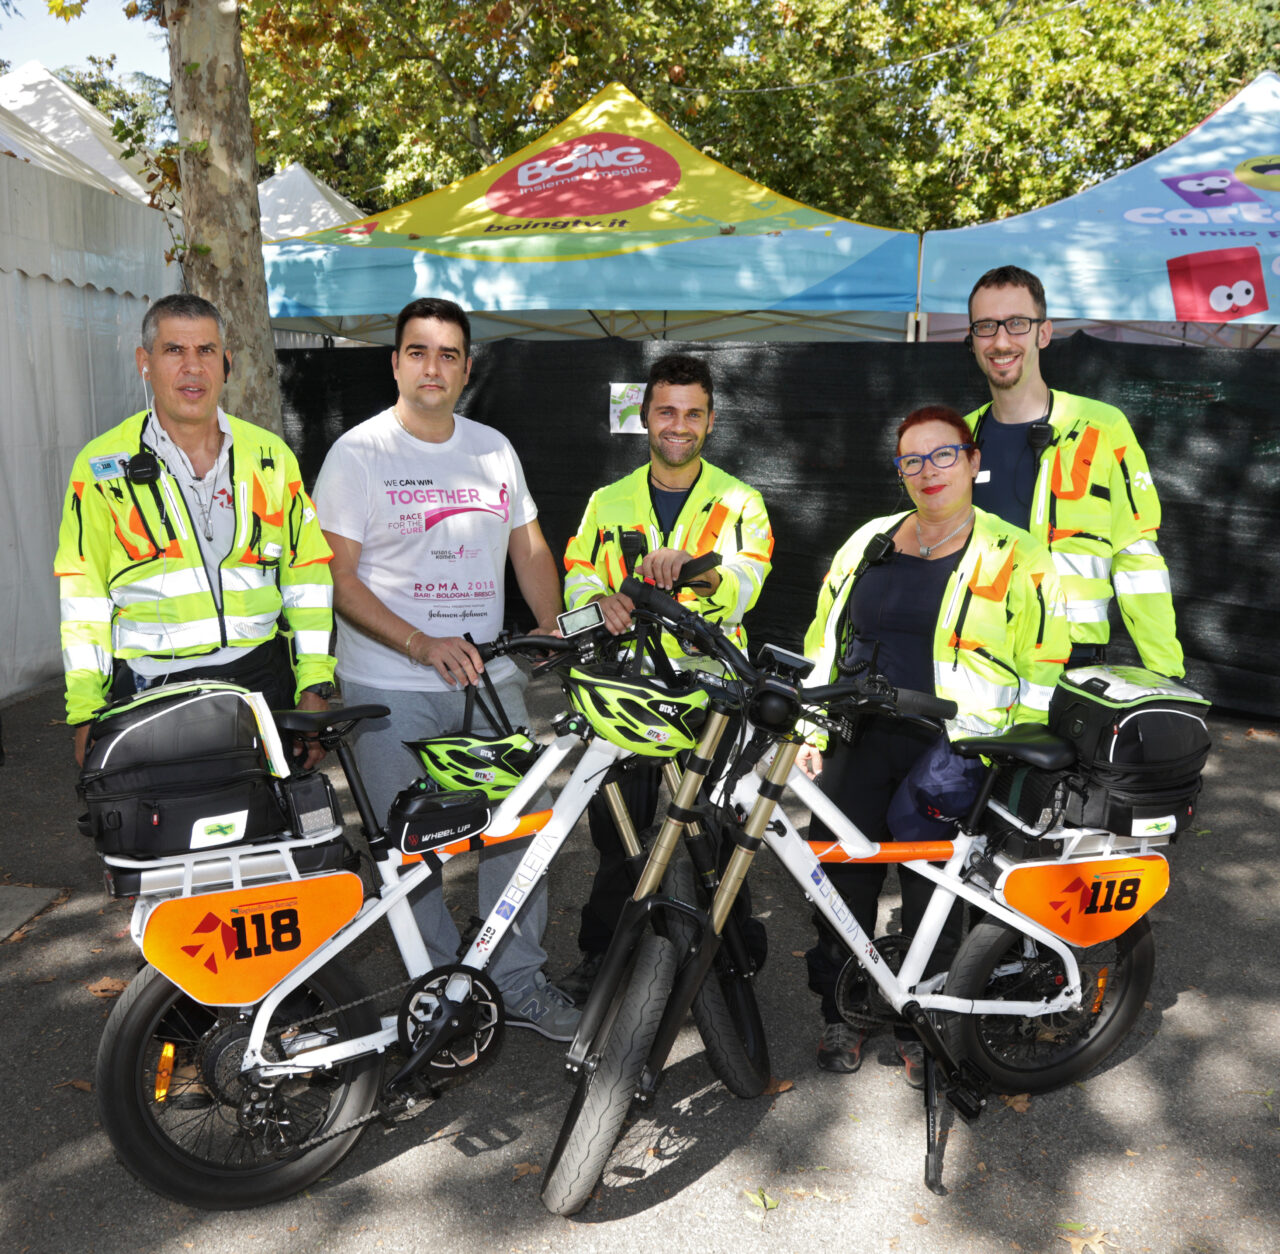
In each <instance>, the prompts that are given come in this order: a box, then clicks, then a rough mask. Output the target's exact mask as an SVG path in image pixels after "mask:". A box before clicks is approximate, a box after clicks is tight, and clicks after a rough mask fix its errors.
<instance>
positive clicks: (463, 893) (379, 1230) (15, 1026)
mask: <svg viewBox="0 0 1280 1254" xmlns="http://www.w3.org/2000/svg"><path fill="white" fill-rule="evenodd" d="M533 695H534V698H535V699H534V700H533V701H532V702H531V706H532V708H533V709H534V710H535V711H542V712H543V713H545V712H547V711H548V710H551V709H554V708H556V705H557V702H558V690H557V689H556V688H555V686H554V682H553V681H550V680H542V681H539V683H538V686H537V687H536V688H535V690H534V694H533ZM2 714H3V723H4V739H5V744H4V748H5V752H6V761H5V763H4V765H3V766H0V933H3V935H4V936H5V937H6V938H7V939H4V940H3V942H0V997H2V998H3V1000H2V1002H0V1005H2V1006H3V1016H4V1030H3V1033H2V1034H0V1041H2V1042H3V1051H2V1053H0V1085H2V1086H3V1092H4V1093H5V1094H6V1099H7V1100H6V1103H5V1118H4V1121H3V1125H2V1126H0V1250H4V1251H14V1252H15V1254H16V1252H19V1251H41V1252H44V1251H48V1252H51V1254H53V1252H56V1254H63V1252H67V1251H75V1252H76V1254H96V1252H108V1251H110V1252H116V1251H122V1252H123V1251H128V1252H130V1254H132V1252H134V1251H166V1252H168V1251H174V1252H175V1254H176V1252H181V1251H187V1250H194V1251H198V1252H200V1254H222V1252H224V1251H225V1252H227V1254H230V1252H232V1251H234V1252H235V1254H244V1252H245V1251H246V1250H257V1251H264V1252H266V1251H299V1250H301V1251H312V1250H314V1251H344V1252H345V1251H365V1250H374V1249H379V1250H388V1251H393V1250H396V1251H433V1252H434V1251H438V1250H448V1251H449V1252H450V1254H480V1252H482V1251H484V1252H487V1251H492V1250H513V1251H515V1250H541V1249H548V1248H554V1249H556V1250H558V1251H559V1250H564V1251H571V1252H574V1254H576V1252H580V1251H583V1252H585V1251H597V1250H600V1251H603V1250H610V1251H613V1250H617V1249H632V1250H659V1249H660V1250H662V1251H663V1252H664V1254H674V1252H675V1251H681V1250H697V1251H699V1252H700V1254H716V1252H719V1251H724V1252H726V1254H728V1252H730V1251H732V1252H733V1254H740V1252H741V1251H746V1250H755V1249H765V1248H767V1249H769V1250H771V1251H788V1250H794V1251H808V1250H819V1249H822V1250H827V1249H833V1248H848V1249H852V1250H855V1251H858V1252H859V1254H861V1252H862V1251H895V1252H903V1254H917V1252H919V1254H923V1252H924V1251H929V1254H939V1252H941V1254H951V1252H953V1251H954V1252H957V1254H959V1252H963V1254H970V1252H974V1254H995V1252H996V1251H1010V1250H1021V1251H1028V1252H1041V1251H1043V1252H1044V1254H1067V1252H1068V1251H1082V1252H1083V1254H1111V1252H1112V1251H1123V1252H1125V1254H1133V1252H1136V1251H1153V1252H1155V1254H1272V1252H1273V1251H1276V1250H1277V1249H1280V1236H1277V1233H1278V1232H1280V1002H1278V999H1277V992H1278V991H1280V989H1278V985H1280V974H1278V967H1277V956H1278V955H1280V909H1278V907H1280V870H1278V866H1280V864H1278V863H1277V861H1276V859H1277V845H1276V843H1274V842H1273V836H1274V833H1275V831H1276V829H1277V826H1278V825H1280V735H1278V734H1277V732H1278V731H1280V727H1277V725H1276V724H1257V723H1250V722H1246V721H1242V720H1239V719H1234V718H1230V717H1222V716H1215V717H1214V718H1213V720H1212V724H1211V726H1212V730H1213V733H1214V741H1215V749H1214V752H1213V755H1212V757H1211V759H1210V763H1209V767H1208V770H1207V773H1206V777H1205V788H1204V792H1203V794H1202V797H1201V802H1200V807H1199V814H1198V818H1197V823H1196V825H1195V829H1194V832H1193V833H1189V834H1187V835H1185V836H1184V837H1183V838H1182V839H1181V840H1180V841H1179V843H1178V844H1177V845H1176V846H1175V847H1174V849H1173V850H1172V856H1171V862H1172V866H1173V886H1172V889H1171V891H1170V893H1169V895H1168V896H1167V897H1166V899H1165V900H1164V901H1163V902H1162V903H1161V904H1160V905H1159V906H1158V907H1157V908H1156V910H1155V911H1154V914H1153V922H1154V929H1155V936H1156V944H1157V968H1156V976H1155V983H1154V986H1153V988H1152V991H1151V995H1150V1001H1149V1004H1148V1005H1147V1006H1146V1008H1145V1009H1144V1011H1143V1014H1142V1016H1141V1018H1140V1019H1139V1021H1138V1025H1137V1028H1136V1030H1135V1031H1134V1032H1133V1033H1132V1035H1131V1036H1130V1038H1129V1039H1128V1040H1127V1041H1126V1043H1125V1044H1124V1045H1123V1046H1122V1047H1121V1049H1120V1050H1119V1051H1118V1053H1117V1054H1116V1055H1114V1056H1113V1057H1112V1058H1111V1059H1110V1060H1109V1061H1108V1062H1107V1063H1106V1064H1105V1065H1104V1066H1103V1067H1102V1068H1101V1069H1100V1070H1099V1071H1098V1072H1096V1073H1095V1074H1094V1075H1092V1076H1090V1077H1089V1078H1088V1079H1087V1080H1086V1081H1084V1082H1081V1083H1076V1084H1072V1085H1068V1086H1067V1087H1066V1088H1065V1089H1062V1090H1060V1091H1058V1092H1055V1093H1051V1094H1047V1095H1044V1096H1039V1097H1035V1098H1033V1099H1031V1100H1030V1101H1029V1103H1027V1102H1023V1101H1013V1102H1012V1103H1008V1102H1006V1101H1004V1100H1002V1099H1001V1098H999V1097H996V1098H994V1099H993V1100H992V1103H991V1105H990V1107H989V1108H988V1110H987V1112H986V1113H985V1114H984V1115H983V1116H982V1118H981V1119H980V1120H979V1121H978V1122H977V1123H975V1124H973V1125H966V1124H964V1123H962V1122H958V1121H953V1120H951V1119H950V1118H948V1119H947V1120H946V1124H947V1126H948V1131H947V1139H946V1157H945V1165H944V1179H945V1182H946V1185H947V1187H948V1190H949V1191H948V1193H947V1195H946V1196H944V1197H936V1196H934V1195H933V1194H931V1193H929V1192H928V1191H927V1190H926V1189H925V1187H924V1184H923V1151H924V1122H923V1114H922V1106H921V1099H920V1096H919V1094H918V1093H916V1092H914V1091H913V1090H911V1089H909V1088H908V1087H907V1086H906V1084H905V1083H904V1080H903V1072H902V1070H901V1068H900V1067H898V1066H897V1065H895V1060H894V1058H893V1053H892V1049H891V1046H890V1042H889V1039H888V1038H887V1037H883V1036H882V1037H875V1038H873V1039H872V1040H871V1041H870V1042H869V1043H868V1047H867V1051H866V1062H865V1063H864V1065H863V1067H862V1070H861V1071H860V1072H858V1073H857V1074H855V1075H852V1076H836V1075H829V1074H826V1073H823V1072H819V1071H818V1070H817V1069H816V1067H815V1065H814V1047H815V1044H816V1041H817V1037H818V1034H819V1031H820V1028H821V1024H820V1021H819V1014H818V1010H817V1002H816V999H815V998H813V997H812V996H811V995H810V994H809V993H808V992H807V990H806V988H805V978H804V962H803V959H802V958H801V957H800V956H799V955H800V954H801V952H802V951H803V950H804V948H805V947H806V946H807V945H808V944H809V939H808V937H809V929H808V926H807V923H806V920H807V917H808V911H807V909H806V906H805V903H804V901H803V899H802V897H801V895H800V893H799V891H798V890H797V889H796V888H795V887H794V885H793V884H792V883H791V881H790V880H789V879H787V878H786V877H785V876H784V875H783V873H782V872H781V870H780V868H779V867H778V865H777V864H776V862H774V861H772V859H771V858H770V857H769V856H768V855H767V854H766V855H764V856H762V857H761V858H760V859H759V861H758V864H757V866H756V867H755V868H754V869H753V871H752V875H751V878H752V884H753V895H754V902H755V907H756V911H757V914H758V915H759V916H760V917H761V918H763V920H764V922H765V924H766V926H767V928H768V931H769V944H770V957H769V961H768V964H767V966H766V967H765V970H764V971H763V972H762V974H761V976H760V977H759V982H758V995H759V999H760V1003H761V1007H762V1012H763V1015H764V1020H765V1025H766V1028H767V1029H768V1032H769V1037H770V1046H771V1050H772V1056H773V1070H774V1073H775V1075H776V1077H777V1079H778V1080H779V1081H780V1084H779V1086H778V1087H779V1088H780V1089H781V1090H783V1091H780V1092H778V1093H776V1094H773V1095H771V1096H768V1097H763V1098H759V1099H757V1100H755V1101H739V1100H737V1099H735V1098H733V1097H731V1096H730V1095H729V1094H728V1092H727V1091H726V1090H725V1089H724V1088H723V1087H722V1086H721V1085H720V1084H718V1083H717V1082H716V1081H715V1080H714V1078H713V1077H712V1075H711V1073H710V1071H709V1070H708V1068H707V1065H706V1062H705V1058H704V1056H703V1053H702V1049H701V1044H700V1042H699V1040H698V1038H697V1035H696V1032H695V1031H694V1030H693V1028H692V1026H691V1025H690V1026H689V1027H688V1028H687V1029H686V1030H685V1032H684V1034H683V1035H682V1037H681V1040H680V1042H679V1044H678V1048H677V1051H676V1054H675V1056H674V1058H673V1060H672V1063H671V1064H670V1066H669V1068H668V1071H667V1073H666V1075H665V1078H664V1082H663V1085H662V1088H661V1089H660V1091H659V1095H658V1099H657V1102H656V1103H655V1107H654V1109H653V1110H651V1111H650V1112H648V1113H647V1114H645V1115H643V1116H642V1117H640V1118H639V1119H637V1120H636V1121H635V1122H634V1123H633V1124H632V1126H631V1128H630V1130H629V1132H628V1133H627V1135H626V1137H625V1140H624V1142H623V1145H622V1148H621V1151H620V1153H619V1154H618V1155H616V1156H615V1158H614V1159H613V1160H611V1163H610V1167H609V1170H608V1171H607V1173H606V1176H605V1179H604V1182H603V1184H602V1185H601V1187H600V1188H599V1189H598V1191H597V1194H596V1196H595V1197H594V1199H593V1200H592V1201H590V1202H589V1203H588V1204H587V1206H586V1208H585V1209H584V1210H583V1211H582V1212H581V1213H580V1214H579V1215H578V1216H576V1217H574V1218H573V1219H562V1218H558V1217H555V1216H552V1215H550V1214H548V1213H547V1212H546V1211H545V1210H544V1209H543V1207H542V1205H541V1203H540V1201H539V1198H538V1187H539V1183H540V1179H541V1171H542V1169H543V1166H544V1165H545V1163H546V1161H547V1157H548V1154H549V1152H550V1149H551V1146H552V1144H553V1143H554V1140H555V1137H556V1134H557V1131H558V1129H559V1126H560V1122H561V1119H562V1117H563V1115H564V1111H565V1107H566V1105H567V1102H568V1099H569V1094H570V1089H569V1086H568V1085H567V1084H566V1082H565V1080H564V1079H563V1075H562V1065H561V1064H562V1056H563V1048H562V1047H561V1046H557V1045H554V1044H552V1043H550V1042H548V1041H545V1040H543V1039H542V1038H541V1037H538V1036H536V1035H534V1034H533V1033H530V1032H519V1031H509V1032H508V1033H507V1036H506V1041H505V1044H504V1046H503V1049H502V1052H501V1055H500V1056H499V1057H498V1058H496V1059H495V1060H494V1061H493V1062H492V1063H491V1064H490V1065H488V1066H486V1067H484V1068H481V1069H479V1070H477V1071H476V1072H475V1073H473V1074H471V1075H469V1076H467V1077H466V1078H464V1079H463V1080H461V1081H459V1082H457V1083H455V1084H454V1086H453V1087H451V1088H449V1089H447V1090H446V1091H445V1092H444V1094H443V1095H442V1096H441V1097H440V1098H439V1099H438V1100H437V1101H435V1102H433V1103H427V1104H424V1106H423V1107H422V1108H421V1112H420V1113H419V1114H418V1115H417V1116H416V1117H414V1118H412V1119H409V1120H407V1121H405V1122H402V1123H399V1124H397V1125H395V1126H394V1127H392V1128H389V1129H388V1128H384V1127H382V1126H381V1125H376V1124H375V1125H373V1127H372V1128H371V1129H370V1130H369V1131H368V1132H366V1134H365V1135H364V1137H363V1138H362V1139H361V1140H360V1142H359V1143H358V1144H357V1146H356V1147H355V1149H354V1150H353V1152H352V1153H351V1154H350V1155H348V1157H347V1158H346V1159H344V1160H343V1161H342V1162H341V1163H340V1164H339V1165H338V1166H337V1167H336V1168H335V1169H334V1170H333V1171H332V1172H331V1173H330V1174H329V1176H328V1177H326V1178H325V1179H323V1180H321V1181H320V1182H318V1183H317V1184H315V1185H313V1186H312V1187H311V1188H310V1189H308V1190H307V1191H306V1192H305V1193H303V1194H302V1195H300V1196H297V1197H294V1198H291V1199H289V1200H288V1201H284V1202H281V1203H278V1204H275V1205H272V1206H267V1207H263V1208H260V1209H257V1210H252V1211H239V1212H208V1211H199V1210H194V1209H192V1208H190V1207H186V1206H182V1205H178V1204H175V1203H171V1202H168V1201H166V1200H164V1199H163V1198H160V1197H158V1196H156V1195H155V1194H153V1193H151V1192H150V1191H149V1190H148V1189H147V1188H146V1187H145V1186H143V1185H141V1184H140V1183H139V1182H138V1181H136V1180H135V1179H133V1178H132V1177H131V1176H130V1175H129V1174H128V1173H127V1172H126V1171H125V1170H124V1169H123V1168H122V1167H121V1166H120V1165H119V1164H118V1163H117V1161H116V1160H115V1157H114V1155H113V1153H112V1149H111V1146H110V1144H109V1142H108V1141H107V1139H106V1137H105V1135H104V1134H103V1132H102V1130H101V1128H100V1127H99V1125H98V1120H97V1110H96V1104H95V1097H94V1094H93V1092H92V1079H93V1069H94V1056H95V1051H96V1048H97V1041H98V1038H99V1036H100V1034H101V1032H102V1027H103V1022H104V1020H105V1018H106V1015H107V1014H108V1012H109V1011H110V1008H111V1004H112V1003H111V1000H110V997H109V996H102V995H101V994H103V993H108V994H109V993H110V991H111V989H110V987H109V986H108V987H106V988H104V987H102V985H101V981H103V980H104V979H106V980H107V981H108V982H110V981H113V980H114V981H122V980H128V979H129V978H131V977H132V975H133V973H134V972H135V971H136V969H137V966H138V961H139V959H138V955H137V951H136V949H135V947H134V946H133V944H132V942H131V941H130V940H129V936H128V925H129V906H128V904H127V903H118V902H112V901H110V900H109V899H108V898H107V897H106V895H105V893H104V892H103V890H102V887H101V878H100V872H99V868H98V862H97V858H96V857H95V855H94V853H93V850H92V847H91V845H90V844H89V842H87V841H86V840H84V839H83V838H82V837H80V836H79V835H77V833H76V829H75V816H76V802H75V793H74V786H75V778H76V771H75V767H74V765H73V762H72V757H71V739H70V733H69V732H68V730H67V728H66V727H65V725H63V723H62V722H61V719H62V704H61V691H60V686H58V685H50V686H48V687H46V688H43V689H40V690H38V691H36V692H34V693H32V694H29V695H27V696H25V697H23V698H21V699H19V700H17V701H14V702H10V703H8V704H7V705H6V706H5V708H4V709H3V711H2ZM535 717H536V715H535ZM472 864H473V860H472V859H455V860H454V861H453V862H452V863H451V864H450V867H449V877H448V881H447V891H448V898H449V900H450V902H451V903H452V904H453V905H454V906H455V908H456V909H457V911H458V912H459V913H460V914H461V915H463V916H464V917H465V915H466V914H469V913H470V912H471V911H472V910H474V900H475V898H474V893H475V881H474V871H473V865H472ZM592 869H593V857H592V852H591V847H590V842H589V840H588V838H587V836H586V832H585V826H584V825H580V828H579V830H578V831H576V832H575V833H574V835H573V836H572V837H571V838H570V841H569V842H568V844H567V845H566V847H565V849H564V851H563V852H562V854H561V856H560V857H559V858H558V859H557V861H556V863H555V864H554V866H553V868H552V871H551V903H552V906H551V923H550V925H549V927H548V931H547V936H546V946H547V949H548V951H549V955H550V958H549V962H548V967H549V969H550V971H551V972H552V974H553V975H554V974H556V973H557V972H563V971H565V970H567V969H568V968H569V967H571V966H572V965H573V964H574V962H575V961H576V953H575V939H576V931H577V908H578V906H579V904H580V903H581V901H582V900H583V898H584V896H585V894H586V891H587V888H588V886H589V884H590V878H589V877H590V875H591V872H592ZM882 919H883V916H882ZM391 956H392V955H391V949H390V939H389V934H386V933H385V932H384V933H379V932H378V931H377V930H376V929H375V931H374V933H373V934H372V935H371V936H370V937H369V938H368V939H367V940H365V941H363V942H361V944H360V945H359V946H357V947H356V949H355V958H356V964H355V965H356V967H357V970H361V971H364V972H366V973H376V972H378V971H379V970H380V969H381V968H383V967H385V966H386V964H387V963H388V962H389V961H390V959H391ZM371 978H372V976H371Z"/></svg>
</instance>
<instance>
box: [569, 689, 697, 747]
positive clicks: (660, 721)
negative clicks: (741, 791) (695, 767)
mask: <svg viewBox="0 0 1280 1254" xmlns="http://www.w3.org/2000/svg"><path fill="white" fill-rule="evenodd" d="M562 682H563V684H564V690H565V695H566V696H568V698H569V701H570V703H571V704H572V705H573V707H574V709H576V710H577V711H578V712H579V713H580V714H582V715H583V716H584V717H585V718H586V720H587V721H588V722H589V723H590V724H591V726H592V728H593V729H594V730H595V732H596V734H597V735H598V736H603V737H604V738H605V740H607V741H608V742H609V743H610V744H613V745H617V746H618V747H619V748H621V749H630V750H631V751H632V752H633V753H638V754H640V755H642V756H643V757H650V758H673V757H675V755H676V754H677V753H681V752H683V751H684V750H685V749H692V748H693V747H694V745H696V744H697V741H698V729H699V728H700V727H701V726H702V720H703V716H704V715H705V713H706V707H707V700H708V698H707V693H706V691H705V690H704V689H702V688H697V687H694V686H692V685H690V687H688V688H682V689H672V688H668V687H666V686H665V685H664V684H662V683H661V682H660V681H659V680H657V679H654V678H652V677H651V676H648V675H638V676H619V675H601V674H598V673H596V672H593V671H589V670H581V669H579V668H577V667H573V668H572V669H570V671H569V673H568V675H566V676H564V677H563V679H562Z"/></svg>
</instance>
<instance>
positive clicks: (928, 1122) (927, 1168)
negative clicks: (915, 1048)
mask: <svg viewBox="0 0 1280 1254" xmlns="http://www.w3.org/2000/svg"><path fill="white" fill-rule="evenodd" d="M924 1127H925V1152H924V1182H925V1186H926V1187H927V1188H928V1190H929V1192H930V1193H936V1194H937V1195H938V1196H939V1197H945V1196H946V1194H947V1190H946V1187H945V1186H944V1185H943V1183H942V1137H941V1136H940V1135H939V1129H938V1069H937V1064H936V1063H935V1062H934V1059H933V1055H932V1054H931V1053H930V1052H929V1051H928V1050H927V1049H926V1050H925V1051H924Z"/></svg>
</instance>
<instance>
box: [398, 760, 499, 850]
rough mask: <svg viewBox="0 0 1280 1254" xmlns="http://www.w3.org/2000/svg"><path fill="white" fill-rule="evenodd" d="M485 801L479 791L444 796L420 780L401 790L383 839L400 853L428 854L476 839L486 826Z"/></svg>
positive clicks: (434, 787) (442, 792) (450, 793)
mask: <svg viewBox="0 0 1280 1254" xmlns="http://www.w3.org/2000/svg"><path fill="white" fill-rule="evenodd" d="M491 813H492V809H491V807H490V804H489V801H488V800H487V799H486V797H485V795H484V793H482V792H480V791H479V790H475V791H470V792H447V791H444V790H442V789H440V788H438V787H437V786H436V785H435V784H434V783H433V782H432V781H431V780H426V779H420V780H418V781H417V783H414V784H410V785H409V787H408V788H404V789H401V790H400V792H398V793H397V794H396V799H395V800H394V801H393V802H392V803H391V809H390V811H389V812H388V814H387V835H388V836H389V837H390V839H391V842H392V843H393V844H394V845H395V846H396V848H397V849H399V850H400V851H401V853H410V854H412V853H430V852H431V850H433V849H438V848H439V847H440V846H441V845H448V844H451V843H452V842H453V841H455V840H462V839H463V838H464V837H467V836H478V835H479V834H480V833H481V832H483V831H484V830H485V828H486V827H488V826H489V817H490V815H491Z"/></svg>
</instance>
